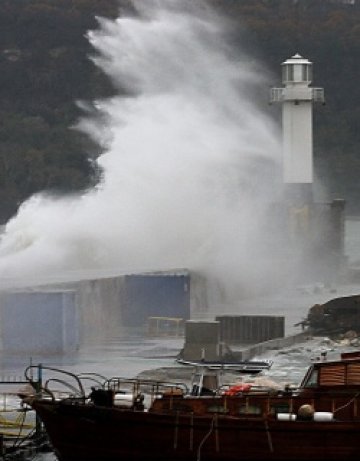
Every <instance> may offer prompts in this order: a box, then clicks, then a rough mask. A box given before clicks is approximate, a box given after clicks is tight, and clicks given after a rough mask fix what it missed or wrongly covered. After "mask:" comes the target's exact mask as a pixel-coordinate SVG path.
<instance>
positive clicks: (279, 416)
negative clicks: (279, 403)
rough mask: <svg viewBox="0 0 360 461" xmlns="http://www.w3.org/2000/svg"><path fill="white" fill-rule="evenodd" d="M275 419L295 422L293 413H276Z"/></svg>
mask: <svg viewBox="0 0 360 461" xmlns="http://www.w3.org/2000/svg"><path fill="white" fill-rule="evenodd" d="M276 417H277V419H278V420H279V421H296V415H294V413H278V414H277V415H276Z"/></svg>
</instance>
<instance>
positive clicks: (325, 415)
mask: <svg viewBox="0 0 360 461" xmlns="http://www.w3.org/2000/svg"><path fill="white" fill-rule="evenodd" d="M333 419H334V413H331V412H330V411H315V413H314V421H333Z"/></svg>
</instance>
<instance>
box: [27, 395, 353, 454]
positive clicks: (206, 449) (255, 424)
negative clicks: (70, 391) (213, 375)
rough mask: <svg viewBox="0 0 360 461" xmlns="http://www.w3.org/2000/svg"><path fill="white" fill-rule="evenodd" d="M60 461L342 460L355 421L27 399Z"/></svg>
mask: <svg viewBox="0 0 360 461" xmlns="http://www.w3.org/2000/svg"><path fill="white" fill-rule="evenodd" d="M32 406H33V408H34V409H35V410H36V411H37V413H38V415H39V416H40V418H41V420H42V421H43V423H44V425H45V428H46V430H47V432H48V435H49V437H50V440H51V442H52V444H53V446H54V449H55V453H56V454H57V457H58V458H59V459H60V460H61V461H95V460H97V461H100V460H101V461H115V460H116V461H119V460H124V461H150V460H151V461H155V460H156V461H192V460H194V461H235V460H236V461H239V460H242V461H267V460H272V461H280V460H288V461H305V460H306V461H319V460H327V461H332V460H333V461H335V460H336V461H339V460H341V461H345V460H350V459H351V460H354V459H356V457H359V456H360V421H352V422H345V421H325V422H318V421H278V420H276V419H264V418H263V417H251V418H249V417H229V416H224V415H221V414H216V413H215V414H213V415H204V416H198V415H194V414H193V413H189V414H185V413H180V412H179V411H177V412H171V411H169V412H168V414H164V413H156V412H144V411H133V410H124V409H119V408H116V407H111V408H106V407H98V406H91V405H81V404H79V405H76V404H67V403H64V402H62V403H57V402H51V401H48V402H47V401H34V402H33V403H32Z"/></svg>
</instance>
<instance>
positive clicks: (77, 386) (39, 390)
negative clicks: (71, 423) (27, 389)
mask: <svg viewBox="0 0 360 461" xmlns="http://www.w3.org/2000/svg"><path fill="white" fill-rule="evenodd" d="M45 373H46V374H49V375H50V376H49V377H48V378H47V379H46V380H45V376H44V374H45ZM25 378H26V380H27V381H28V382H29V384H30V385H31V386H32V388H33V389H34V394H35V395H36V396H45V397H47V398H50V399H51V400H57V399H61V398H65V397H73V398H77V399H80V400H85V398H86V392H85V388H84V386H83V383H82V381H81V378H79V377H78V376H77V375H76V374H74V373H71V372H69V371H66V370H62V369H59V368H53V367H48V366H44V365H30V366H28V367H27V368H26V370H25ZM54 383H56V385H57V386H60V387H57V388H56V389H55V388H54V386H53V385H54Z"/></svg>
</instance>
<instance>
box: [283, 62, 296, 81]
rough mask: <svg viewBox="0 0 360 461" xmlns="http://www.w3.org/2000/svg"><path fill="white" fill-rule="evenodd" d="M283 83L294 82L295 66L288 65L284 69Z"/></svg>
mask: <svg viewBox="0 0 360 461" xmlns="http://www.w3.org/2000/svg"><path fill="white" fill-rule="evenodd" d="M283 81H284V82H293V81H294V66H292V65H286V66H284V67H283Z"/></svg>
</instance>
